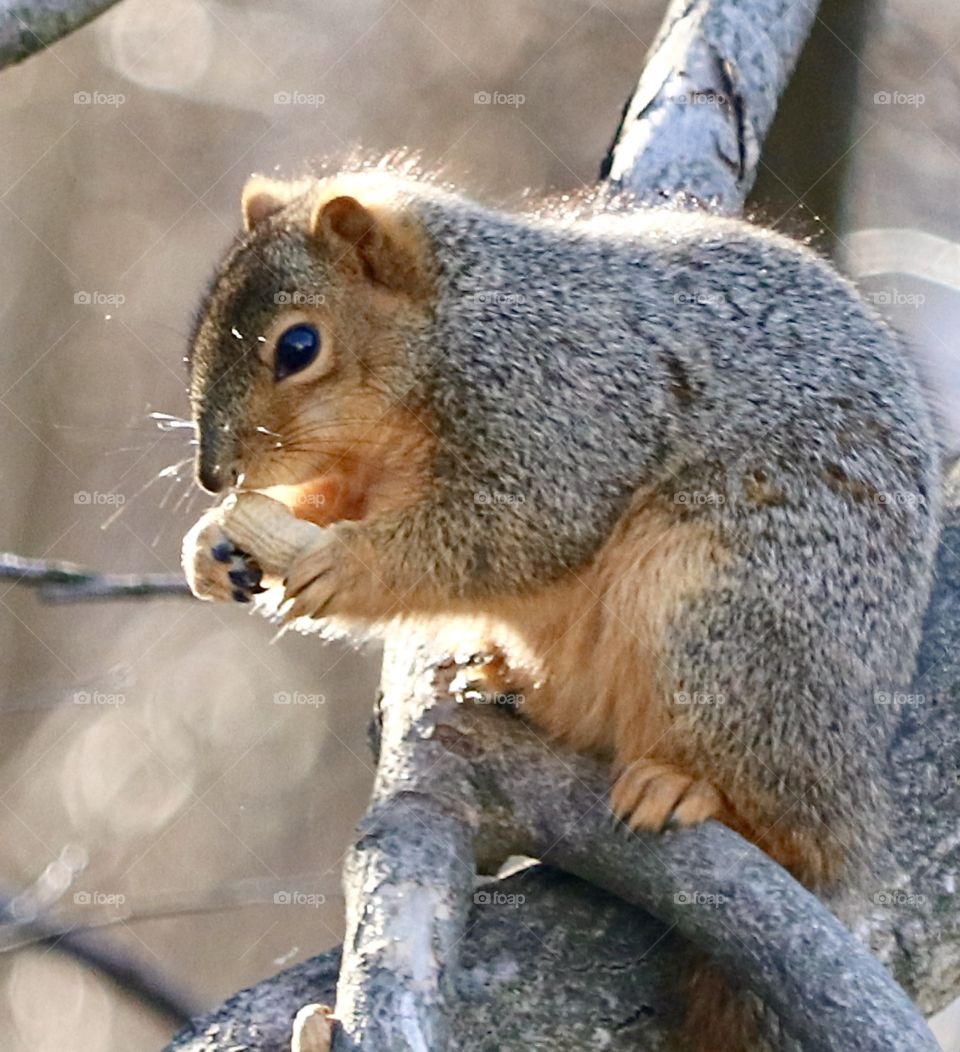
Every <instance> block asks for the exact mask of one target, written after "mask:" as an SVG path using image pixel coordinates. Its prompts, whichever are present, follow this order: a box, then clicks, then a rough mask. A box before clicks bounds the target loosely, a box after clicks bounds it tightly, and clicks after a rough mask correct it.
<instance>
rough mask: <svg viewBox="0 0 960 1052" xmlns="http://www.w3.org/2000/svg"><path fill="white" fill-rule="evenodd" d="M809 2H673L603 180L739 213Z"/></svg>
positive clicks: (806, 24)
mask: <svg viewBox="0 0 960 1052" xmlns="http://www.w3.org/2000/svg"><path fill="white" fill-rule="evenodd" d="M816 14H817V3H815V2H813V0H751V2H749V3H744V2H743V0H673V2H672V3H671V4H670V7H669V9H668V11H667V15H666V18H665V19H664V23H663V26H662V28H661V30H660V33H659V35H658V36H657V39H656V41H655V42H654V44H653V47H652V48H651V50H650V55H649V56H648V59H647V64H646V67H645V68H644V71H643V73H642V75H641V77H640V82H639V84H638V85H637V89H636V91H635V92H634V95H633V98H632V99H631V100H630V102H629V103H628V105H627V108H626V110H625V111H624V115H623V120H622V121H621V124H620V128H619V130H618V132H617V135H616V139H615V141H614V147H613V149H612V151H611V155H610V157H608V159H607V161H606V162H605V164H604V167H603V170H602V174H603V175H604V176H606V177H608V178H609V180H610V183H611V185H612V186H613V188H614V189H618V190H625V191H628V192H629V193H631V194H632V195H635V196H636V197H637V198H638V199H639V200H640V201H645V202H650V203H653V204H657V203H660V204H662V203H664V202H666V201H669V202H671V203H673V204H677V203H687V204H691V205H693V206H696V207H708V208H710V209H712V210H714V211H718V212H723V213H727V214H731V215H735V214H737V213H738V212H740V210H741V209H742V208H743V203H744V200H745V199H746V196H747V194H748V193H749V192H750V188H751V187H752V186H753V182H754V179H755V178H756V172H757V164H758V162H759V160H760V146H761V144H762V143H763V140H764V137H765V135H766V133H767V130H768V129H769V127H770V124H771V123H772V121H773V117H774V114H775V113H776V110H777V102H778V100H779V98H780V95H781V94H782V92H783V90H784V87H785V86H786V84H787V82H788V80H789V78H790V74H791V73H792V71H793V67H794V66H795V65H796V62H797V58H798V57H799V55H800V51H801V49H802V48H803V45H804V42H805V41H806V39H807V36H808V35H809V33H810V28H811V26H812V25H813V22H814V19H815V18H816Z"/></svg>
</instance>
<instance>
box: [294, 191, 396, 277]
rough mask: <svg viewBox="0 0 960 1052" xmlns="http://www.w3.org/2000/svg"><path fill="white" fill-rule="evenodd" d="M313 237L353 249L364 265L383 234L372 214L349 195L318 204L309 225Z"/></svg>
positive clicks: (342, 195) (381, 239)
mask: <svg viewBox="0 0 960 1052" xmlns="http://www.w3.org/2000/svg"><path fill="white" fill-rule="evenodd" d="M311 226H312V227H313V232H314V234H316V235H318V236H320V237H322V238H325V239H326V240H329V241H334V242H338V241H339V242H343V243H344V244H343V247H344V248H347V247H348V246H352V247H353V248H354V249H356V250H357V252H358V254H359V255H360V256H361V258H363V259H364V261H365V262H366V257H368V256H371V255H372V254H374V253H375V251H376V249H377V247H378V246H379V245H380V243H381V242H382V241H383V234H382V231H380V230H379V229H378V224H377V220H376V217H375V216H374V214H373V213H372V212H371V211H370V210H369V209H368V208H364V206H363V205H362V204H360V202H359V201H358V200H357V199H356V198H355V197H350V196H349V195H348V194H341V195H340V196H339V197H331V198H329V199H328V200H326V201H321V202H320V203H319V204H318V205H317V207H316V209H315V211H314V213H313V221H312V223H311Z"/></svg>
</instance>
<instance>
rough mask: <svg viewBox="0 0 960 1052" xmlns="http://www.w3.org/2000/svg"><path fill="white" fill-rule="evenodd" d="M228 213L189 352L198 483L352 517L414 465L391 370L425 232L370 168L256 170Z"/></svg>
mask: <svg viewBox="0 0 960 1052" xmlns="http://www.w3.org/2000/svg"><path fill="white" fill-rule="evenodd" d="M242 211H243V221H244V228H245V233H244V235H242V236H241V238H240V239H239V240H238V242H237V243H236V244H235V245H234V246H233V248H232V249H231V250H230V251H229V252H228V254H227V255H226V257H225V259H224V260H223V262H222V263H221V264H220V266H219V267H218V269H217V271H216V274H215V276H214V280H213V282H212V284H211V287H210V289H209V291H208V293H207V296H206V297H205V299H204V302H203V303H202V305H201V308H200V311H199V313H198V316H197V321H196V324H195V326H194V331H193V336H192V339H191V343H190V352H189V357H188V363H189V368H190V401H191V407H192V410H193V416H194V420H195V422H196V425H197V439H198V445H199V449H198V454H197V477H198V480H199V482H200V484H201V485H202V486H203V487H204V489H206V490H208V491H210V492H213V493H220V492H222V491H224V490H227V489H230V488H233V487H237V486H241V487H243V488H247V489H273V488H274V487H283V488H285V489H286V491H289V492H275V494H274V495H276V496H279V497H280V498H281V499H286V500H287V502H288V503H290V504H291V506H292V507H293V506H294V505H293V502H292V501H293V500H296V501H297V502H298V503H299V505H300V506H297V507H294V511H295V512H296V513H297V514H300V515H302V517H305V518H313V519H314V520H315V521H332V520H333V519H335V518H360V517H363V514H364V512H365V510H366V505H367V504H368V503H369V500H370V499H371V495H372V494H374V493H376V492H379V491H381V490H383V489H384V488H388V489H389V488H391V487H392V488H393V489H397V487H398V486H399V485H400V484H401V482H406V483H407V488H408V489H409V488H410V483H412V482H413V481H414V480H413V479H412V478H410V477H409V476H410V473H411V472H412V471H414V470H415V468H416V467H417V466H418V465H421V464H422V463H423V462H424V460H425V458H426V456H427V451H426V446H427V445H428V442H427V437H428V435H429V432H428V431H427V429H426V427H425V426H424V425H422V424H421V423H420V422H419V419H418V416H417V407H416V406H411V405H410V404H408V403H409V397H408V390H409V388H410V385H409V384H404V383H403V381H402V376H401V374H402V372H403V369H402V365H403V361H404V349H405V347H408V346H409V345H410V341H411V340H417V339H418V338H419V339H423V334H424V333H425V330H426V328H427V326H428V324H429V319H430V313H431V310H432V306H433V303H434V301H435V293H434V273H433V268H432V262H431V260H432V253H431V250H430V247H429V244H428V240H427V237H426V234H425V232H424V230H423V227H422V225H421V224H420V223H419V222H418V221H417V220H416V218H415V216H414V215H413V214H412V213H411V212H410V211H409V210H406V209H405V208H404V207H403V203H402V199H398V194H397V188H396V186H395V185H391V182H390V180H389V179H388V178H382V177H381V178H378V177H377V174H376V173H363V172H359V173H352V174H349V175H345V176H336V177H332V178H330V179H326V180H322V181H306V182H299V183H283V182H278V181H276V180H271V179H265V178H259V177H254V178H252V179H251V180H250V181H249V182H248V183H247V185H246V187H245V188H244V192H243V208H242ZM405 388H406V390H405ZM404 475H406V476H407V477H406V478H405V479H404ZM378 487H379V490H378ZM288 498H290V499H288ZM311 501H312V503H311ZM333 505H336V507H334V506H333Z"/></svg>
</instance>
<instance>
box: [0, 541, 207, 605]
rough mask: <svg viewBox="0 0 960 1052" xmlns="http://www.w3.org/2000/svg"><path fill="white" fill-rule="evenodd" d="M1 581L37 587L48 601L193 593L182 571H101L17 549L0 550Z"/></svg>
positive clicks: (66, 601) (42, 596)
mask: <svg viewBox="0 0 960 1052" xmlns="http://www.w3.org/2000/svg"><path fill="white" fill-rule="evenodd" d="M0 580H6V581H13V583H14V584H21V585H26V586H27V587H32V588H36V589H37V594H38V595H39V596H40V598H41V599H42V600H44V601H45V602H48V603H72V602H77V601H79V600H86V599H146V598H153V597H154V596H158V595H179V596H189V595H190V589H189V587H188V586H187V582H186V581H185V580H184V579H183V577H182V576H181V575H180V574H167V573H144V574H109V573H99V572H98V571H96V570H87V569H84V568H83V567H82V566H77V565H76V564H75V563H65V562H56V561H53V560H50V559H29V558H26V557H25V556H22V555H15V554H14V553H13V552H0Z"/></svg>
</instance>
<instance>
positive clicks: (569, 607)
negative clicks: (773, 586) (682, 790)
mask: <svg viewBox="0 0 960 1052" xmlns="http://www.w3.org/2000/svg"><path fill="white" fill-rule="evenodd" d="M728 559H729V554H728V553H727V552H726V551H725V549H724V548H723V547H722V545H721V544H720V543H719V540H718V539H717V538H716V537H715V535H714V534H713V533H712V532H711V531H710V530H709V529H707V528H706V527H704V526H702V525H700V524H697V523H694V522H689V521H685V520H684V519H683V518H682V517H681V516H680V515H679V514H678V513H677V512H676V511H675V510H674V509H673V507H672V506H671V505H669V504H668V503H666V502H665V501H663V500H662V499H659V498H656V497H653V496H651V495H649V494H641V495H638V497H637V498H636V499H635V501H634V504H633V505H632V507H631V508H630V509H629V510H628V512H627V513H626V514H625V515H624V516H623V518H622V519H621V521H620V523H619V524H618V526H617V528H616V529H615V531H614V533H613V534H612V536H611V537H610V539H609V540H608V541H607V543H606V544H605V545H604V546H603V548H602V549H601V550H600V552H599V553H598V555H597V556H596V557H595V558H594V560H593V561H592V562H591V563H590V564H589V565H588V566H587V567H585V568H584V569H582V570H580V571H578V572H576V573H573V574H571V575H569V577H568V578H566V579H565V580H564V581H562V582H560V583H558V584H556V585H554V586H551V587H550V588H548V589H546V590H545V591H544V592H542V593H541V594H539V595H537V596H536V597H533V598H526V599H523V600H519V601H516V602H513V603H510V604H507V605H506V606H505V608H504V609H503V610H501V611H499V614H500V618H501V619H502V623H503V624H504V626H505V633H506V634H505V638H503V639H502V640H501V639H499V638H498V640H497V642H498V643H499V644H500V645H501V646H502V647H503V649H504V650H505V651H506V654H507V659H508V662H509V663H510V664H511V665H512V666H514V665H515V666H519V668H520V669H522V673H521V674H522V675H529V676H530V678H531V679H532V680H533V681H534V682H535V683H536V684H537V686H536V687H535V688H534V689H532V690H530V692H529V698H528V699H526V701H527V704H526V706H525V708H524V714H525V715H526V716H527V717H528V718H529V719H531V720H532V721H533V722H534V723H537V724H539V725H541V726H542V727H544V728H545V729H546V730H547V731H548V732H549V733H550V734H551V735H553V736H556V737H557V738H560V739H561V740H564V741H567V742H569V743H570V744H571V745H572V746H574V747H575V748H578V749H582V750H585V751H590V752H595V753H598V754H600V755H603V756H607V757H610V758H611V759H613V760H614V762H615V763H617V764H618V765H619V764H625V763H629V762H631V761H632V760H634V759H637V758H639V757H642V756H647V755H657V751H658V750H657V747H658V744H659V743H661V742H662V741H663V739H664V737H665V735H667V733H668V731H669V727H670V714H669V710H668V707H667V706H666V704H665V699H666V697H667V692H668V691H673V690H674V689H676V687H675V683H676V681H677V679H678V678H680V673H679V670H676V669H673V668H669V667H667V665H666V664H665V663H664V649H665V648H664V641H665V638H666V633H667V632H668V631H669V628H670V624H671V622H672V621H673V619H674V618H675V617H677V616H678V615H679V614H680V612H681V608H682V606H683V604H684V602H685V601H687V600H689V599H691V598H693V597H695V596H696V595H697V594H698V593H700V592H702V591H704V590H705V589H707V588H708V587H710V586H711V585H712V584H713V583H714V582H715V579H716V576H717V574H718V573H719V572H720V571H721V570H722V568H723V566H724V565H725V564H726V563H727V562H728Z"/></svg>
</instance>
